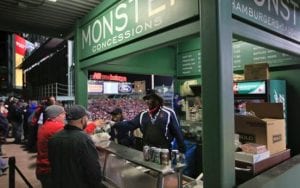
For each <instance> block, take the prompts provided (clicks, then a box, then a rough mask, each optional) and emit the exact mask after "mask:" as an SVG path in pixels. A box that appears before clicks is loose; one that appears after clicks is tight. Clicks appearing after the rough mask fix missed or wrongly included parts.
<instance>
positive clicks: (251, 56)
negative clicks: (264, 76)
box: [233, 41, 300, 70]
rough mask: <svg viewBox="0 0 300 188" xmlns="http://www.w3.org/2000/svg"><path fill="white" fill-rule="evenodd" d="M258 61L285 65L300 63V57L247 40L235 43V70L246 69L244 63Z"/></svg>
mask: <svg viewBox="0 0 300 188" xmlns="http://www.w3.org/2000/svg"><path fill="white" fill-rule="evenodd" d="M257 63H268V64H269V66H270V67H276V66H285V65H292V64H299V63H300V58H297V57H295V56H290V55H288V54H285V53H281V52H277V51H275V50H270V49H267V48H264V47H260V46H256V45H253V44H250V43H247V42H242V41H239V42H234V43H233V69H234V70H244V65H246V64H257Z"/></svg>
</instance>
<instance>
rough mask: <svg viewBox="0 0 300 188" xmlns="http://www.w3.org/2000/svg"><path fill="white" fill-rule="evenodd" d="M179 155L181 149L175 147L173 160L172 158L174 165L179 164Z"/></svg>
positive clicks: (172, 153) (172, 154) (172, 155)
mask: <svg viewBox="0 0 300 188" xmlns="http://www.w3.org/2000/svg"><path fill="white" fill-rule="evenodd" d="M178 155H179V151H178V150H177V149H173V150H172V152H171V160H172V165H177V161H178V160H179V159H178Z"/></svg>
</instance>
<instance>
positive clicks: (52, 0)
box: [48, 0, 57, 2]
mask: <svg viewBox="0 0 300 188" xmlns="http://www.w3.org/2000/svg"><path fill="white" fill-rule="evenodd" d="M48 1H51V2H56V1H57V0H48Z"/></svg>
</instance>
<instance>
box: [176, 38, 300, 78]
mask: <svg viewBox="0 0 300 188" xmlns="http://www.w3.org/2000/svg"><path fill="white" fill-rule="evenodd" d="M232 48H233V69H234V70H244V65H246V64H257V63H268V64H269V66H270V67H277V66H286V65H293V64H300V58H299V57H295V56H291V55H288V54H285V53H282V52H277V51H275V50H271V49H267V48H264V47H260V46H257V45H253V44H250V43H247V42H243V41H238V42H234V43H233V46H232ZM196 75H201V51H200V50H193V51H189V52H184V53H180V54H178V61H177V76H179V77H182V76H196Z"/></svg>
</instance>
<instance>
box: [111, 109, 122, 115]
mask: <svg viewBox="0 0 300 188" xmlns="http://www.w3.org/2000/svg"><path fill="white" fill-rule="evenodd" d="M110 114H111V115H117V114H122V109H121V108H115V109H114V110H113V111H111V112H110Z"/></svg>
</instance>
